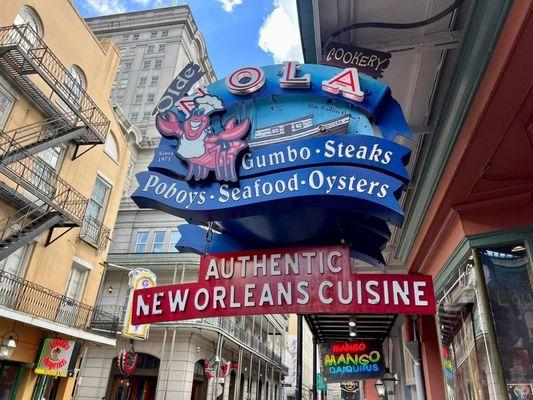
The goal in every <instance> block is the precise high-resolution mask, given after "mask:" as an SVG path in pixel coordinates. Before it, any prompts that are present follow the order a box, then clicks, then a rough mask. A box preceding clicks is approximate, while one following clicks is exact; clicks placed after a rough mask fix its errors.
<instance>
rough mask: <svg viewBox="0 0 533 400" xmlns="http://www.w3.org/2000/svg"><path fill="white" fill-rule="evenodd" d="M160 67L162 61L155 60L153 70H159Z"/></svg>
mask: <svg viewBox="0 0 533 400" xmlns="http://www.w3.org/2000/svg"><path fill="white" fill-rule="evenodd" d="M162 65H163V60H155V65H154V69H161V66H162Z"/></svg>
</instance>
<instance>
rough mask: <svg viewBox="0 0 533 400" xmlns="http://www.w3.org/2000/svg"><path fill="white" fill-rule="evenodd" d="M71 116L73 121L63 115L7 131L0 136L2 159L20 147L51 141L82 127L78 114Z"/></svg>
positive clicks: (0, 158) (0, 157)
mask: <svg viewBox="0 0 533 400" xmlns="http://www.w3.org/2000/svg"><path fill="white" fill-rule="evenodd" d="M71 117H72V123H70V122H68V121H66V120H65V118H63V117H52V118H48V119H45V120H43V121H39V122H36V123H34V124H30V125H25V126H22V127H19V128H15V129H11V130H9V131H5V132H4V133H5V136H2V137H1V138H0V161H2V160H4V159H5V158H8V157H10V156H12V155H13V154H16V153H18V152H19V149H20V148H28V147H30V146H32V145H34V144H37V143H43V142H45V141H51V140H54V139H56V138H59V137H61V136H63V135H65V133H68V132H71V131H72V130H74V129H76V128H78V129H80V128H81V127H78V126H77V121H76V116H75V115H74V114H72V115H71Z"/></svg>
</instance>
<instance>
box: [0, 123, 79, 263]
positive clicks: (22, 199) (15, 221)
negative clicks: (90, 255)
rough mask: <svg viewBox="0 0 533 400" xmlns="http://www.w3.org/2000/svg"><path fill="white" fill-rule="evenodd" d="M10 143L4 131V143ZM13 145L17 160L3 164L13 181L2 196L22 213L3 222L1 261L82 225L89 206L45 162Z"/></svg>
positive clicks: (0, 224)
mask: <svg viewBox="0 0 533 400" xmlns="http://www.w3.org/2000/svg"><path fill="white" fill-rule="evenodd" d="M9 140H10V138H9V137H8V136H7V135H6V134H4V133H3V132H1V131H0V142H7V141H9ZM10 146H11V147H10V153H8V154H11V156H10V157H12V158H13V159H15V158H16V159H17V160H9V159H6V160H3V161H2V162H0V173H2V174H3V175H4V176H6V177H7V178H9V180H10V181H11V182H7V183H4V184H2V185H0V196H1V197H2V198H3V199H4V200H7V201H8V202H9V203H11V204H12V205H13V206H14V207H16V208H18V211H16V212H15V213H14V214H12V215H10V216H9V217H7V218H5V219H4V220H2V221H0V260H1V259H3V258H5V257H7V256H9V255H10V254H12V253H13V252H14V251H16V250H17V249H19V248H20V247H22V246H24V245H25V244H27V243H29V242H30V241H31V240H33V239H34V238H36V237H37V236H38V235H40V234H41V233H43V232H44V231H46V230H48V229H53V228H55V227H68V228H69V229H71V228H72V227H75V226H82V223H83V217H84V215H85V209H86V207H87V203H88V200H87V199H86V198H85V197H84V196H83V195H82V194H81V193H80V192H78V191H77V190H76V189H74V187H72V186H71V185H70V184H69V183H68V182H67V181H65V180H64V179H62V178H61V177H60V176H59V175H58V173H57V171H56V170H55V169H54V168H52V167H51V166H50V165H48V164H47V163H46V162H45V161H44V160H42V159H41V158H39V157H38V156H35V155H33V154H31V153H30V152H29V150H27V149H24V148H22V147H20V146H18V145H17V144H16V143H11V144H10ZM20 189H23V190H24V192H22V191H21V190H20ZM50 237H51V235H50V234H49V237H48V239H47V243H48V242H50Z"/></svg>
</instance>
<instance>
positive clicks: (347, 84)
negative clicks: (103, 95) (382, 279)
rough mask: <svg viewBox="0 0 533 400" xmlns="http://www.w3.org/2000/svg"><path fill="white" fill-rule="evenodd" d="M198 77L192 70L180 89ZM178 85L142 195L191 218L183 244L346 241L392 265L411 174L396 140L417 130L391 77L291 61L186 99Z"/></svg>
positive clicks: (360, 253)
mask: <svg viewBox="0 0 533 400" xmlns="http://www.w3.org/2000/svg"><path fill="white" fill-rule="evenodd" d="M380 65H384V63H381V64H380ZM195 74H196V75H197V74H198V71H197V70H196V69H194V68H192V67H191V66H187V70H184V71H182V73H180V75H179V76H178V78H179V77H181V78H180V79H178V80H177V81H176V82H177V83H176V85H175V86H176V87H177V88H178V86H179V88H183V87H188V86H187V85H189V84H190V83H191V82H192V80H193V79H194V78H195V76H196V75H195ZM178 81H179V82H178ZM178 84H179V85H178ZM171 86H172V85H171ZM169 91H170V94H173V95H174V97H173V96H167V97H168V98H167V99H166V100H165V101H164V102H163V103H162V104H160V105H158V108H157V116H156V125H157V128H158V130H159V132H160V133H161V135H162V139H161V142H160V145H159V146H158V147H157V148H156V149H155V151H154V159H153V161H152V162H151V164H150V165H149V167H148V171H145V172H141V173H140V174H138V175H137V179H138V181H139V187H138V189H137V190H136V191H135V193H134V194H133V196H132V197H133V199H134V201H135V202H136V203H137V204H138V205H139V207H141V208H154V209H160V210H162V211H165V212H168V213H170V214H173V215H176V216H179V217H182V218H184V219H186V220H187V221H188V222H189V224H186V225H182V226H180V228H179V229H180V233H181V239H180V240H179V241H178V244H177V247H178V249H180V250H186V251H192V252H195V253H198V254H205V253H224V252H233V251H242V250H253V249H265V248H267V249H268V248H280V247H287V246H299V247H304V246H316V245H336V244H339V243H345V244H346V245H348V246H349V248H350V255H351V256H352V257H356V258H359V259H362V260H364V261H366V262H368V263H370V264H373V265H375V266H377V267H380V268H383V267H384V261H383V258H382V256H381V252H380V249H382V248H383V246H385V244H386V243H387V241H388V239H389V237H390V231H389V228H388V224H393V225H396V226H400V225H401V224H402V222H403V212H402V209H401V207H400V205H399V204H398V199H399V197H400V196H401V193H402V190H403V188H404V187H405V185H406V184H407V183H408V180H409V176H408V173H407V171H406V169H405V165H406V164H407V162H408V159H409V153H410V151H409V149H408V148H406V147H404V146H401V145H399V144H398V143H395V142H394V138H395V137H396V136H398V135H399V136H405V137H408V138H409V137H411V134H410V131H409V127H408V125H407V123H406V121H405V118H404V116H403V114H402V111H401V109H400V106H399V105H398V103H397V102H396V101H395V100H394V99H393V98H392V96H391V93H390V89H389V88H388V87H387V86H386V85H385V84H383V83H381V82H379V81H377V80H376V79H373V78H371V77H369V76H366V75H363V74H359V73H358V71H357V69H355V68H347V69H344V70H342V69H339V68H335V67H331V66H324V65H308V64H299V63H297V62H285V63H283V64H282V65H271V66H266V67H244V68H239V69H237V70H236V71H234V72H233V73H231V74H230V75H229V76H228V78H227V79H225V80H220V81H217V82H214V83H212V84H210V85H208V86H207V87H205V88H201V89H199V90H198V91H197V92H196V93H194V94H190V95H188V96H185V97H179V96H182V95H183V91H179V90H170V89H169ZM167 92H168V91H167ZM176 93H178V95H179V96H178V95H176ZM160 103H161V102H160ZM208 225H209V226H211V227H212V228H213V229H212V231H211V232H208V233H206V230H205V227H206V226H208ZM207 238H210V240H207Z"/></svg>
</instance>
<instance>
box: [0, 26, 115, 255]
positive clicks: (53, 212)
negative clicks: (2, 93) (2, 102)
mask: <svg viewBox="0 0 533 400" xmlns="http://www.w3.org/2000/svg"><path fill="white" fill-rule="evenodd" d="M0 74H1V75H2V76H4V77H5V78H7V79H8V80H10V81H11V82H12V83H13V84H14V85H15V86H17V87H18V88H19V89H20V90H21V91H22V92H23V93H24V94H25V95H26V97H27V98H28V100H30V101H31V102H32V103H33V104H34V105H35V106H36V107H37V108H38V109H39V110H40V111H41V112H42V113H43V114H44V115H45V116H46V118H45V120H44V121H41V122H38V123H34V124H30V125H26V126H23V127H17V128H16V129H11V130H9V131H6V132H2V131H0V174H3V177H5V178H7V179H2V181H1V182H0V198H2V199H3V200H5V201H7V202H8V203H10V204H11V206H13V207H14V208H15V209H16V210H18V211H16V212H14V213H13V214H12V215H10V216H8V217H6V218H4V219H3V220H0V260H1V259H3V258H5V257H7V256H9V255H10V254H12V253H13V252H15V251H16V250H17V249H19V248H21V247H22V246H24V245H25V244H27V243H29V242H31V241H32V240H34V239H35V238H36V237H37V236H38V235H40V234H42V233H43V232H45V231H46V230H48V231H49V234H48V238H47V242H46V243H47V244H50V243H51V242H53V241H54V240H56V239H57V237H56V238H55V239H52V233H53V231H54V229H55V228H57V227H64V228H67V229H68V230H70V229H72V228H73V227H76V226H79V227H83V229H82V232H80V238H82V239H84V240H86V241H88V242H89V243H90V244H92V245H93V246H95V247H96V248H97V250H98V251H102V250H103V249H105V246H106V244H107V240H108V236H109V229H108V228H107V227H105V226H104V225H102V224H101V223H98V224H96V223H95V222H94V221H89V220H87V219H84V217H85V210H86V207H87V203H88V200H87V199H86V198H85V197H84V196H82V195H81V193H79V192H78V191H77V190H76V189H74V188H73V187H72V186H71V185H70V184H69V183H68V182H67V181H65V180H64V179H62V178H61V177H59V175H58V173H57V171H56V170H55V169H54V168H52V167H51V166H50V165H48V164H47V163H46V162H45V161H44V160H43V159H41V157H40V156H39V155H38V153H40V152H42V151H43V150H46V149H48V148H52V147H55V146H58V145H60V144H62V143H67V142H73V143H74V144H75V145H76V149H75V151H74V156H73V158H74V159H75V158H77V157H79V156H81V155H82V154H84V153H85V152H86V151H88V150H90V149H91V148H93V147H94V146H96V145H97V144H101V143H104V142H105V138H106V135H107V133H108V130H109V125H110V121H109V120H108V119H107V118H106V116H105V114H104V113H103V112H102V111H101V110H100V109H99V108H98V106H97V105H96V103H95V102H94V101H93V99H92V98H91V97H90V96H89V95H88V94H87V92H86V91H85V90H84V88H83V87H82V86H81V85H80V84H79V82H77V81H76V79H75V78H74V76H73V75H72V74H71V73H70V72H69V70H68V69H67V68H66V67H65V66H64V65H63V64H62V63H61V61H60V60H59V59H58V58H57V56H56V55H55V54H54V53H53V52H52V51H51V50H50V49H49V48H48V46H47V45H46V43H45V42H44V41H43V40H42V39H41V38H40V37H39V36H38V35H37V33H36V32H35V31H34V30H33V29H32V28H31V26H30V25H29V24H24V25H16V26H15V25H13V26H7V27H0ZM80 146H85V147H86V148H88V149H87V150H86V151H83V152H80V153H79V152H78V150H79V148H80ZM65 232H66V231H65ZM65 232H63V233H62V234H61V235H59V236H58V237H60V236H62V235H63V234H64V233H65Z"/></svg>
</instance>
